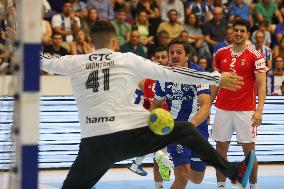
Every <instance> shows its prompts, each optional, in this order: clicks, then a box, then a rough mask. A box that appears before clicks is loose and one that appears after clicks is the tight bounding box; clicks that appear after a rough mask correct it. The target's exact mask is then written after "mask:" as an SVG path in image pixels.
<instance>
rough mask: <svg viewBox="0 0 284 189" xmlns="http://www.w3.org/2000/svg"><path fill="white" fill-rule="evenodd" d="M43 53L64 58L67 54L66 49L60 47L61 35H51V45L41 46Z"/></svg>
mask: <svg viewBox="0 0 284 189" xmlns="http://www.w3.org/2000/svg"><path fill="white" fill-rule="evenodd" d="M43 52H45V53H50V54H52V55H59V56H65V55H68V54H69V53H68V51H67V49H66V48H64V47H62V35H61V34H58V33H54V34H53V36H52V44H51V45H45V46H43Z"/></svg>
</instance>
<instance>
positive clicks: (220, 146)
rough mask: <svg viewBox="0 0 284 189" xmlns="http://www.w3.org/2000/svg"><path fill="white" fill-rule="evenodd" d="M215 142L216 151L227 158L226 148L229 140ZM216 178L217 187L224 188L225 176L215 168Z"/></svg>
mask: <svg viewBox="0 0 284 189" xmlns="http://www.w3.org/2000/svg"><path fill="white" fill-rule="evenodd" d="M215 142H216V151H217V152H218V153H219V154H220V155H221V156H222V157H223V158H224V159H227V154H228V149H229V146H230V141H225V142H220V141H215ZM216 178H217V187H218V188H217V189H224V188H226V177H225V176H224V175H223V174H222V173H220V172H219V171H218V170H216Z"/></svg>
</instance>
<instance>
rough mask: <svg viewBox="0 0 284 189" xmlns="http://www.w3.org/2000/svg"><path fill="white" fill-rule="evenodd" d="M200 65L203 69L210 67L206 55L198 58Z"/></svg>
mask: <svg viewBox="0 0 284 189" xmlns="http://www.w3.org/2000/svg"><path fill="white" fill-rule="evenodd" d="M198 65H199V66H200V68H201V69H203V70H207V68H208V62H207V59H206V57H201V58H199V60H198Z"/></svg>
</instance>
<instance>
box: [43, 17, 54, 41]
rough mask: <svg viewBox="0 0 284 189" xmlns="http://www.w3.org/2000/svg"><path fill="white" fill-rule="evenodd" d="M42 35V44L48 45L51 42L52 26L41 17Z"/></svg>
mask: <svg viewBox="0 0 284 189" xmlns="http://www.w3.org/2000/svg"><path fill="white" fill-rule="evenodd" d="M41 24H42V36H41V43H42V44H43V45H48V44H50V43H51V36H52V28H51V25H50V23H49V22H48V21H46V20H44V19H42V22H41Z"/></svg>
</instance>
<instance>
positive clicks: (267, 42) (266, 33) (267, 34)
mask: <svg viewBox="0 0 284 189" xmlns="http://www.w3.org/2000/svg"><path fill="white" fill-rule="evenodd" d="M257 31H261V32H262V33H264V44H265V45H266V46H267V47H270V44H271V36H270V32H269V31H268V22H267V21H263V22H260V23H259V25H258V30H256V31H254V32H253V33H252V35H251V41H252V43H255V42H256V39H255V34H256V32H257Z"/></svg>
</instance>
